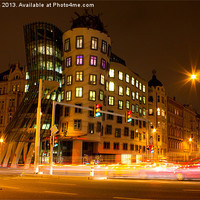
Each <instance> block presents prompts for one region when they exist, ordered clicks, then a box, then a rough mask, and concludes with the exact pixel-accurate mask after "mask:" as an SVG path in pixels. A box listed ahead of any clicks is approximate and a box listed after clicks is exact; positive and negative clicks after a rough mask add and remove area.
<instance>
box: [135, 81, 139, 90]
mask: <svg viewBox="0 0 200 200" xmlns="http://www.w3.org/2000/svg"><path fill="white" fill-rule="evenodd" d="M138 84H139V82H138V80H135V87H136V88H138Z"/></svg>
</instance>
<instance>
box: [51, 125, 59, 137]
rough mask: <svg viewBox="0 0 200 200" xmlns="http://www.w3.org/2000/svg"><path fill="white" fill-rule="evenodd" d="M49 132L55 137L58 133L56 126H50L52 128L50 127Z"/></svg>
mask: <svg viewBox="0 0 200 200" xmlns="http://www.w3.org/2000/svg"><path fill="white" fill-rule="evenodd" d="M51 131H52V133H53V134H54V135H55V134H56V133H57V132H58V128H57V126H56V125H54V126H52V127H51Z"/></svg>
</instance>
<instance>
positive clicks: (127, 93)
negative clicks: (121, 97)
mask: <svg viewBox="0 0 200 200" xmlns="http://www.w3.org/2000/svg"><path fill="white" fill-rule="evenodd" d="M126 95H127V96H130V88H129V87H126Z"/></svg>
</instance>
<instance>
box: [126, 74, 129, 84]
mask: <svg viewBox="0 0 200 200" xmlns="http://www.w3.org/2000/svg"><path fill="white" fill-rule="evenodd" d="M129 81H130V76H129V75H128V74H126V82H127V83H129Z"/></svg>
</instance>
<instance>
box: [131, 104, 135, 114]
mask: <svg viewBox="0 0 200 200" xmlns="http://www.w3.org/2000/svg"><path fill="white" fill-rule="evenodd" d="M131 111H132V113H134V112H135V105H133V104H132V105H131Z"/></svg>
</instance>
